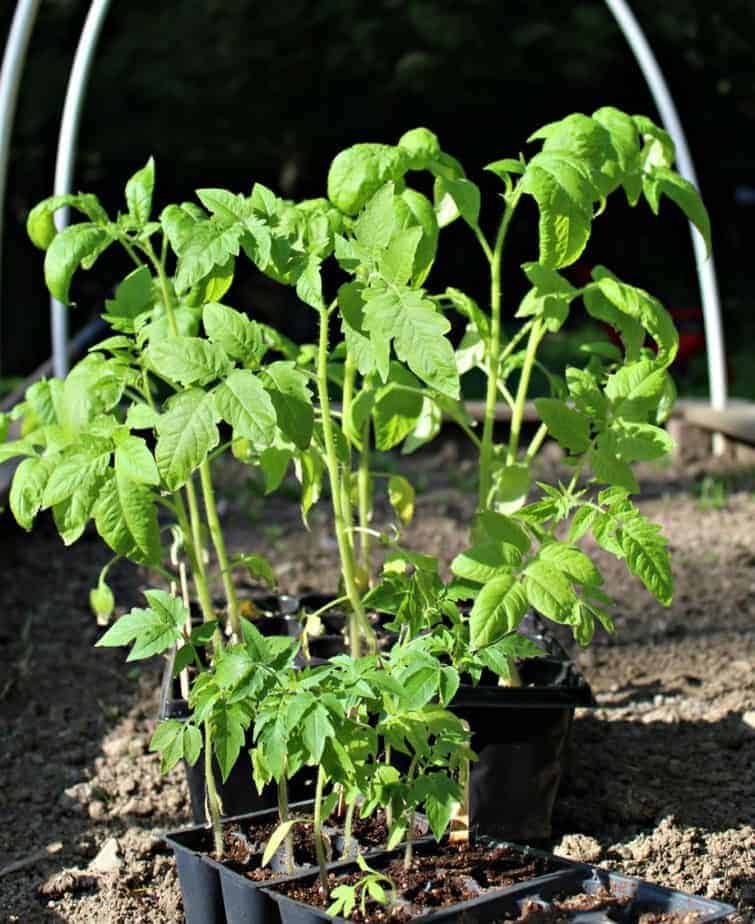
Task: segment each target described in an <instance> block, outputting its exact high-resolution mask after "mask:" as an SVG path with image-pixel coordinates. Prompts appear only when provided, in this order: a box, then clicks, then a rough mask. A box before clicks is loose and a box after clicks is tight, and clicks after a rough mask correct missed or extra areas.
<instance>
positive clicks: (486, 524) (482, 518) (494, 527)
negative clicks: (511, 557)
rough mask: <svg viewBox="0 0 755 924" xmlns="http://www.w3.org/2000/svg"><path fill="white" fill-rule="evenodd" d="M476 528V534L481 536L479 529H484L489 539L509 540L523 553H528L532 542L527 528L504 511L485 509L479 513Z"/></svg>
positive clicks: (508, 541)
mask: <svg viewBox="0 0 755 924" xmlns="http://www.w3.org/2000/svg"><path fill="white" fill-rule="evenodd" d="M475 530H476V532H475V536H479V532H478V531H477V530H482V533H483V534H484V535H485V536H487V538H488V539H494V540H496V541H497V542H507V543H509V544H510V545H513V546H514V547H515V548H517V549H519V551H520V552H521V553H522V555H526V554H527V552H528V551H529V547H530V545H531V544H532V540H531V539H530V537H529V535H528V534H527V532H526V530H525V529H524V528H523V527H522V526H520V525H519V523H517V522H516V520H514V519H512V518H511V517H507V516H506V515H505V514H503V513H496V512H495V511H494V510H484V511H482V512H481V513H479V514H478V515H477V518H476V521H475Z"/></svg>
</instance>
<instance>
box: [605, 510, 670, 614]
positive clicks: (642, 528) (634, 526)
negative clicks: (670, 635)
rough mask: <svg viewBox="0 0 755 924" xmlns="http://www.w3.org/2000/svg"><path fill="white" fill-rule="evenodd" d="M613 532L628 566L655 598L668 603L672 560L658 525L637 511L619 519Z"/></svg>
mask: <svg viewBox="0 0 755 924" xmlns="http://www.w3.org/2000/svg"><path fill="white" fill-rule="evenodd" d="M616 535H617V538H618V541H619V544H620V546H621V549H622V551H623V552H624V555H625V556H626V562H627V565H628V566H629V570H630V571H631V572H632V574H635V575H637V577H639V579H640V580H641V581H642V583H643V584H644V585H645V587H647V589H648V590H649V591H650V593H651V594H652V595H653V596H654V597H655V598H656V599H657V600H659V601H660V602H661V603H663V604H664V605H665V606H669V605H670V604H671V598H672V595H673V582H672V577H671V560H670V558H669V552H668V543H667V541H666V539H665V537H664V536H663V535H662V533H661V529H660V527H659V526H658V525H657V524H655V523H650V522H649V521H648V520H646V519H645V518H644V517H643V516H642V515H641V514H640V513H639V511H637V512H636V515H635V516H633V517H630V518H628V519H625V520H623V521H622V522H621V526H620V527H619V529H618V530H617V533H616Z"/></svg>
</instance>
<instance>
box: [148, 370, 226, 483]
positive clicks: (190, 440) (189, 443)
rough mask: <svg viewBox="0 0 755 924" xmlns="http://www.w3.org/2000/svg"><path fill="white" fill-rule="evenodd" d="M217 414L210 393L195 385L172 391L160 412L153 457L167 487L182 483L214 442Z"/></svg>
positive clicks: (216, 436) (216, 438)
mask: <svg viewBox="0 0 755 924" xmlns="http://www.w3.org/2000/svg"><path fill="white" fill-rule="evenodd" d="M219 418H220V415H219V414H218V411H217V408H216V406H215V400H214V396H213V394H212V393H210V394H205V392H203V391H202V390H201V389H198V388H192V389H190V390H189V391H186V392H183V393H182V394H180V395H176V396H175V398H173V399H172V400H171V401H170V403H169V406H168V409H167V410H166V411H165V413H163V414H161V415H160V420H159V422H158V426H157V432H158V439H157V445H156V447H155V458H156V461H157V469H158V471H159V472H160V475H161V477H162V478H163V480H164V481H165V484H166V486H167V488H168V490H170V491H176V490H178V488H180V487H182V486H183V485H184V484H185V483H186V482H187V481H188V479H189V478H190V477H191V473H192V472H193V471H194V470H195V469H196V468H198V467H199V465H200V464H201V463H202V462H203V461H204V460H205V459H206V458H207V454H208V453H209V452H210V450H212V449H214V448H215V447H216V446H217V444H218V441H219V439H220V434H219V433H218V428H217V421H218V420H219Z"/></svg>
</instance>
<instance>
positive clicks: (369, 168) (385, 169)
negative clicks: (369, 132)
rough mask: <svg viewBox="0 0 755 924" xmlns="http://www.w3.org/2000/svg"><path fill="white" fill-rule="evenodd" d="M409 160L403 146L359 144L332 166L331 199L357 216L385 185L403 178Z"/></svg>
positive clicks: (341, 154) (329, 172)
mask: <svg viewBox="0 0 755 924" xmlns="http://www.w3.org/2000/svg"><path fill="white" fill-rule="evenodd" d="M409 160H410V158H409V155H407V153H406V152H405V151H403V150H401V149H400V148H394V147H390V146H389V145H386V144H369V143H368V144H355V145H353V146H352V147H350V148H347V149H346V150H345V151H341V153H340V154H338V155H337V156H336V157H335V159H334V160H333V163H332V164H331V165H330V170H329V171H328V198H329V199H330V201H331V202H332V203H333V205H335V206H336V207H337V208H338V209H340V211H342V212H344V213H345V214H346V215H357V214H358V213H359V212H360V211H361V210H362V208H364V206H365V205H366V203H367V202H368V201H369V200H370V199H371V198H372V196H373V195H374V194H375V193H376V192H377V191H378V190H379V189H380V188H381V186H384V185H385V184H386V183H388V182H391V181H397V180H400V179H401V178H402V177H403V175H404V172H405V171H406V169H407V168H408V166H409Z"/></svg>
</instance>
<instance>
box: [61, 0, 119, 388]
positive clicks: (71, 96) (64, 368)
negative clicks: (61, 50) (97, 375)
mask: <svg viewBox="0 0 755 924" xmlns="http://www.w3.org/2000/svg"><path fill="white" fill-rule="evenodd" d="M109 3H110V0H93V3H92V5H91V6H90V7H89V12H88V13H87V18H86V21H85V22H84V28H83V29H82V30H81V36H80V37H79V44H78V46H77V48H76V55H75V57H74V59H73V66H72V67H71V76H70V77H69V78H68V88H67V89H66V99H65V103H64V105H63V117H62V119H61V122H60V135H59V137H58V153H57V158H56V160H55V187H54V193H55V195H56V196H57V195H63V194H65V193H70V192H73V166H74V161H75V159H76V139H77V136H78V133H79V122H80V120H81V108H82V105H83V102H84V93H85V91H86V85H87V81H88V79H89V71H90V69H91V66H92V59H93V57H94V52H95V49H96V47H97V39H98V38H99V35H100V30H101V29H102V24H103V22H104V21H105V16H106V15H107V11H108V6H109ZM68 212H69V210H68V209H67V208H66V209H61V210H60V211H59V212H57V213H56V215H55V224H56V226H57V228H58V230H59V231H62V230H63V228H65V227H66V225H67V224H68ZM50 326H51V334H52V356H53V371H54V374H55V375H56V376H57V377H59V378H62V377H63V376H65V375H66V373H67V372H68V310H67V308H66V307H65V305H63V304H61V303H60V302H59V301H57V300H56V299H54V298H52V299H50Z"/></svg>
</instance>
